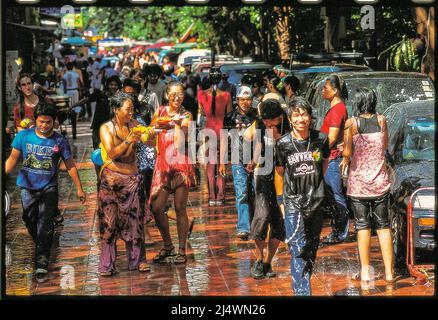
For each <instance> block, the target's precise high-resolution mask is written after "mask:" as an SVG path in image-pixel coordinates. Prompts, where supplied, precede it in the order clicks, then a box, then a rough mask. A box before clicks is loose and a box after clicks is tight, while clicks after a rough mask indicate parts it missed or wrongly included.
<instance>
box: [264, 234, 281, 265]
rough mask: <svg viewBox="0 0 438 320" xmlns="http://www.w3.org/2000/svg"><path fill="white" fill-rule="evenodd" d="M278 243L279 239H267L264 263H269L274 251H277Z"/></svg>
mask: <svg viewBox="0 0 438 320" xmlns="http://www.w3.org/2000/svg"><path fill="white" fill-rule="evenodd" d="M279 245H280V240H278V239H275V238H273V239H269V242H268V257H267V258H266V261H265V262H266V263H271V261H272V259H273V258H274V256H275V253H276V252H277V248H278V246H279Z"/></svg>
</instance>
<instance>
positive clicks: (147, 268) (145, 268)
mask: <svg viewBox="0 0 438 320" xmlns="http://www.w3.org/2000/svg"><path fill="white" fill-rule="evenodd" d="M138 271H139V272H149V271H151V267H150V266H149V264H147V263H146V262H141V263H140V264H139V265H138Z"/></svg>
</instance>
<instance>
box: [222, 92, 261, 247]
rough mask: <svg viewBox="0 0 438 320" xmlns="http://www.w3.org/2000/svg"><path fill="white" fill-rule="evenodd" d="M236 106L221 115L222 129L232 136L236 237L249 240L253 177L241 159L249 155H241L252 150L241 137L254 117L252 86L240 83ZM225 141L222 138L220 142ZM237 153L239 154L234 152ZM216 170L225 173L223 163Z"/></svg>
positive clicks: (249, 156) (255, 115)
mask: <svg viewBox="0 0 438 320" xmlns="http://www.w3.org/2000/svg"><path fill="white" fill-rule="evenodd" d="M236 98H237V108H236V109H234V110H233V111H231V112H229V113H227V114H226V115H225V119H224V129H227V130H229V136H230V137H231V150H232V152H231V154H232V156H231V162H232V164H231V169H232V172H233V181H234V191H235V194H236V208H237V215H238V218H237V237H239V238H240V239H242V240H248V236H249V231H250V217H252V212H253V209H254V208H253V203H254V201H253V199H254V191H253V183H252V181H253V179H252V175H251V174H250V173H249V172H248V171H247V170H246V169H245V166H246V164H245V165H244V164H243V163H244V159H245V158H247V159H251V155H250V154H249V155H244V150H249V152H251V147H250V146H249V147H248V148H244V144H245V143H250V142H246V141H244V139H243V132H244V131H245V130H246V128H248V127H250V126H251V124H252V123H253V122H254V121H255V120H256V117H257V113H256V111H255V110H254V109H253V108H252V107H251V105H252V92H251V88H249V87H247V86H241V87H239V89H238V90H237V95H236ZM227 142H228V141H221V144H223V143H227ZM236 154H238V158H236V156H234V157H233V155H236ZM219 173H220V174H222V175H225V174H226V166H225V164H223V163H221V165H220V167H219Z"/></svg>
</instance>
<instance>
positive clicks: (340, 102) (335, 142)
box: [321, 75, 349, 244]
mask: <svg viewBox="0 0 438 320" xmlns="http://www.w3.org/2000/svg"><path fill="white" fill-rule="evenodd" d="M322 96H323V98H324V99H325V100H327V101H329V102H330V109H329V111H328V112H327V114H326V116H325V118H324V122H323V124H322V126H321V132H322V133H324V134H326V135H327V136H328V139H329V144H330V157H329V165H328V168H327V172H326V173H325V176H324V180H325V182H326V184H327V186H328V188H327V191H328V199H333V200H332V201H331V202H334V203H335V207H336V209H335V210H334V212H333V213H332V214H333V218H332V232H331V233H330V234H329V235H328V236H327V237H326V238H325V239H323V243H326V244H334V243H340V242H344V241H345V240H347V237H348V231H349V222H348V209H347V200H346V197H345V192H344V188H343V184H342V179H341V173H340V170H339V165H340V163H341V160H342V145H343V140H344V127H345V121H346V120H347V117H348V116H347V107H346V106H345V103H344V100H346V99H348V92H347V87H346V86H345V83H344V81H343V80H342V78H341V77H339V76H337V75H331V76H329V77H328V78H327V79H326V81H325V84H324V87H323V89H322Z"/></svg>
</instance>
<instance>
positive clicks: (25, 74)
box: [15, 73, 34, 119]
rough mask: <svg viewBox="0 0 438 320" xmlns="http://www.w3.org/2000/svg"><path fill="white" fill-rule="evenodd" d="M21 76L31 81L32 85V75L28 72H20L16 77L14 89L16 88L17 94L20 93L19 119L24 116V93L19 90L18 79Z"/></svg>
mask: <svg viewBox="0 0 438 320" xmlns="http://www.w3.org/2000/svg"><path fill="white" fill-rule="evenodd" d="M23 78H29V79H30V82H31V83H32V85H33V82H34V81H33V78H32V76H31V75H30V74H29V73H20V74H19V76H18V78H17V83H16V85H15V90H16V92H17V94H19V95H20V119H23V117H24V94H23V91H21V88H20V81H21V79H23ZM32 90H33V88H32Z"/></svg>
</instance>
